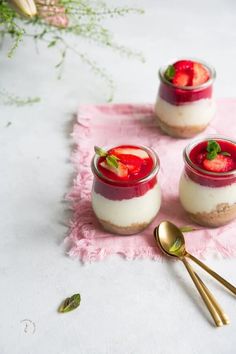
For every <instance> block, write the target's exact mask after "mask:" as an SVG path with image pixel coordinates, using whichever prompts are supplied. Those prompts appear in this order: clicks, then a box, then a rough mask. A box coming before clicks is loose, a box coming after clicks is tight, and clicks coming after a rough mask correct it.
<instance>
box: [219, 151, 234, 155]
mask: <svg viewBox="0 0 236 354" xmlns="http://www.w3.org/2000/svg"><path fill="white" fill-rule="evenodd" d="M220 154H221V155H224V156H231V154H230V153H229V152H227V151H221V153H220Z"/></svg>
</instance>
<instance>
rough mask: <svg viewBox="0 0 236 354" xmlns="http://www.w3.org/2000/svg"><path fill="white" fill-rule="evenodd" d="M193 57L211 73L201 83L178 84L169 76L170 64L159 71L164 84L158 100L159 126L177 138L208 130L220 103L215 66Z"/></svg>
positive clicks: (161, 84)
mask: <svg viewBox="0 0 236 354" xmlns="http://www.w3.org/2000/svg"><path fill="white" fill-rule="evenodd" d="M179 60H191V61H194V62H197V63H200V64H202V65H203V66H204V67H205V68H206V69H207V70H208V72H209V79H208V80H207V81H206V82H205V83H203V84H202V85H199V86H176V85H174V84H172V83H171V82H169V81H168V80H167V79H166V78H165V75H164V74H165V71H166V69H167V67H168V66H169V64H170V63H169V64H167V65H164V66H163V67H161V68H160V70H159V78H160V85H159V90H158V94H157V99H156V103H155V114H156V117H157V121H158V125H159V126H160V128H161V129H162V131H164V132H165V133H166V134H168V135H170V136H173V137H176V138H191V137H193V136H195V135H196V134H199V133H200V132H202V131H203V130H205V129H206V127H207V126H208V124H209V123H210V121H211V120H212V118H213V117H214V115H215V111H216V104H215V100H214V98H213V95H212V93H213V82H214V80H215V77H216V72H215V69H214V68H213V67H212V66H210V65H209V64H206V63H205V62H203V61H200V60H196V59H178V60H175V61H172V63H174V62H177V61H179Z"/></svg>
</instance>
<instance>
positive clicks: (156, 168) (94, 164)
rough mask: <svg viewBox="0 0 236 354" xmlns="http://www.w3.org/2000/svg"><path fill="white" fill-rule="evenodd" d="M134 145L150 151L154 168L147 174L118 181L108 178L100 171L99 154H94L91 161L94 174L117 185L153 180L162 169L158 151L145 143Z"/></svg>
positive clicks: (105, 148)
mask: <svg viewBox="0 0 236 354" xmlns="http://www.w3.org/2000/svg"><path fill="white" fill-rule="evenodd" d="M122 145H125V144H122ZM119 146H121V145H119ZM132 147H135V148H139V149H142V150H144V151H146V152H147V153H148V155H149V156H150V157H151V158H152V160H153V162H154V164H153V168H152V170H151V171H150V173H149V174H148V175H147V176H145V177H142V178H139V179H136V180H134V181H117V180H113V179H111V178H108V177H106V176H104V175H103V174H102V173H101V172H100V171H99V169H98V167H97V162H98V159H99V158H100V156H98V155H96V154H95V155H94V156H93V159H92V163H91V169H92V172H93V174H94V175H96V176H97V177H99V178H100V179H102V180H103V181H104V182H108V183H110V184H113V185H117V186H132V185H135V184H140V183H143V182H147V181H149V180H151V179H152V178H153V177H154V176H155V175H156V174H157V173H158V171H159V169H160V159H159V157H158V155H157V153H156V152H155V151H154V150H153V149H152V148H150V147H147V146H143V145H132ZM112 148H114V147H108V148H107V147H103V149H104V150H109V149H112Z"/></svg>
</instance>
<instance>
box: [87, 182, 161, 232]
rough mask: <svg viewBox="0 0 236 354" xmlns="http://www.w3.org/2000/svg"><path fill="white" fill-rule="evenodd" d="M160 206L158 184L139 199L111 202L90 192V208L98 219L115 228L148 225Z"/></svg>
mask: <svg viewBox="0 0 236 354" xmlns="http://www.w3.org/2000/svg"><path fill="white" fill-rule="evenodd" d="M160 205H161V190H160V187H159V185H158V184H156V185H155V186H154V187H153V188H152V189H150V190H149V191H148V192H147V193H145V194H144V195H142V196H141V197H134V198H132V199H123V200H111V199H107V198H104V197H103V196H102V195H101V194H98V193H96V192H94V191H93V192H92V206H93V210H94V212H95V214H96V216H97V217H98V219H101V220H104V221H107V222H109V223H112V224H114V225H116V226H121V227H127V226H130V225H132V224H136V223H138V224H142V223H149V222H150V221H151V220H152V219H153V218H154V217H155V216H156V214H157V212H158V211H159V209H160Z"/></svg>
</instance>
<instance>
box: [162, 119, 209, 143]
mask: <svg viewBox="0 0 236 354" xmlns="http://www.w3.org/2000/svg"><path fill="white" fill-rule="evenodd" d="M157 122H158V126H159V127H160V129H161V130H162V131H163V132H164V133H166V134H167V135H170V136H172V137H173V138H181V139H187V138H193V137H194V136H196V135H197V134H200V133H201V132H203V131H204V130H205V129H206V128H207V126H208V124H206V125H192V126H172V125H169V124H166V123H165V122H163V121H162V120H161V119H160V118H159V117H157Z"/></svg>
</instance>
